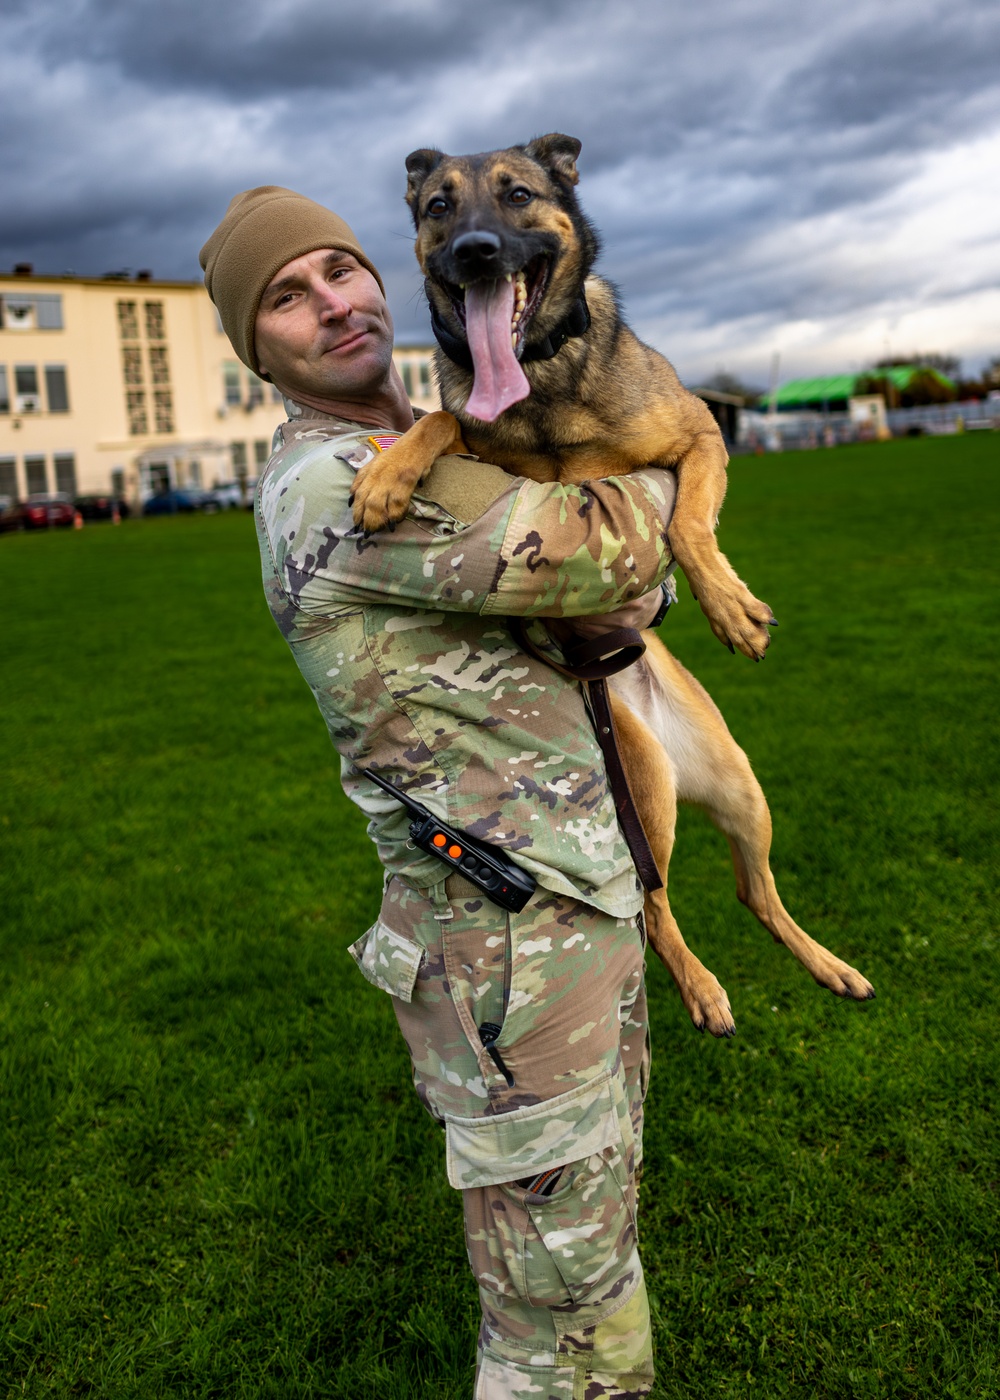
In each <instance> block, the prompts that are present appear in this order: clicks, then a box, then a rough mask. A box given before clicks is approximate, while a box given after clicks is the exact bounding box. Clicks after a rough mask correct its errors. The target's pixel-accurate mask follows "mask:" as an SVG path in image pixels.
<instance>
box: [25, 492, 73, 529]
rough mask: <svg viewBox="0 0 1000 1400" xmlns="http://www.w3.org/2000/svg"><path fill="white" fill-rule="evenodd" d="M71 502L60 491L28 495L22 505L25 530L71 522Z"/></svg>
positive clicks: (46, 527) (47, 527) (70, 523)
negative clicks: (49, 493)
mask: <svg viewBox="0 0 1000 1400" xmlns="http://www.w3.org/2000/svg"><path fill="white" fill-rule="evenodd" d="M73 513H74V512H73V502H72V501H71V500H70V498H69V497H68V496H67V495H65V494H64V493H63V492H62V491H56V492H54V493H53V494H52V495H42V494H40V495H37V496H29V497H28V499H27V500H26V501H25V503H24V506H23V507H22V514H23V517H24V528H25V529H26V530H48V529H49V528H50V527H52V526H56V527H57V528H58V527H59V526H63V527H65V526H67V525H72V524H73Z"/></svg>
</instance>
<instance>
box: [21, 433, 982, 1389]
mask: <svg viewBox="0 0 1000 1400" xmlns="http://www.w3.org/2000/svg"><path fill="white" fill-rule="evenodd" d="M731 481H732V484H731V488H730V499H729V502H728V503H727V507H726V510H725V513H724V517H723V526H722V530H721V539H722V543H723V546H724V548H726V549H727V550H728V552H729V554H730V557H731V558H732V559H733V562H734V563H735V564H736V566H737V568H738V569H739V571H740V572H741V573H742V574H743V575H744V576H745V577H746V578H747V579H748V580H749V582H750V583H751V586H752V587H753V588H754V591H755V592H757V593H758V594H759V595H761V596H763V597H764V598H766V599H767V600H768V602H770V603H771V605H772V606H773V608H774V609H775V612H776V614H777V616H778V617H779V618H780V621H781V628H780V632H779V633H778V634H777V637H776V640H775V643H774V645H773V647H772V649H771V651H770V653H769V654H768V658H767V662H766V664H765V665H763V666H756V667H755V666H752V665H749V664H748V663H747V662H745V661H744V660H743V659H742V658H740V657H735V658H734V657H731V656H729V654H728V653H727V652H726V651H724V650H723V649H722V648H721V647H720V646H719V645H718V643H716V642H715V641H714V639H713V638H712V637H711V635H710V633H709V631H708V627H707V625H706V624H705V623H704V622H703V620H702V619H701V617H700V614H699V613H698V610H697V608H696V606H695V605H694V604H692V603H691V601H690V598H689V597H687V596H685V598H684V601H683V606H681V607H679V608H678V609H676V610H675V611H674V613H672V615H671V617H670V619H669V624H668V626H667V627H666V628H665V632H664V635H665V636H666V638H667V640H668V643H669V644H670V645H671V646H672V647H673V648H674V649H675V650H676V652H677V654H678V655H679V656H680V657H681V658H682V659H683V660H684V661H685V662H686V663H687V664H688V665H689V666H690V667H691V668H692V669H693V670H694V671H695V673H696V674H697V675H698V676H699V677H700V678H701V679H702V680H703V681H704V682H705V684H706V685H707V686H708V688H709V689H710V691H711V692H712V694H713V696H714V697H715V698H716V700H717V701H718V703H719V704H720V706H721V707H722V709H723V711H724V713H725V714H726V716H727V718H728V720H729V723H730V726H731V728H732V729H733V732H734V733H735V735H736V737H737V738H738V739H739V740H740V742H741V743H742V744H743V745H744V747H745V748H746V749H747V751H748V753H749V754H750V757H751V759H752V760H753V762H754V765H755V768H756V771H757V773H758V774H759V776H760V778H761V780H762V782H763V785H764V788H765V791H766V792H767V794H768V797H769V799H770V803H771V808H772V812H773V815H774V825H775V848H774V868H775V872H776V875H777V879H778V884H779V888H780V889H781V890H782V893H783V896H784V898H785V902H786V903H787V904H788V906H789V907H790V909H791V911H792V913H793V914H794V915H795V916H796V917H797V918H798V920H799V921H800V922H801V923H802V924H803V925H804V926H805V927H806V928H808V929H809V930H810V931H811V932H812V933H813V934H814V935H816V936H817V937H818V938H819V939H820V940H821V941H822V942H824V943H826V944H827V945H828V946H830V947H831V948H833V949H834V950H835V951H836V952H838V953H839V954H841V955H842V956H844V957H846V958H847V959H848V960H849V961H850V962H852V963H854V964H855V965H856V966H858V967H860V968H861V969H862V971H864V972H865V973H866V974H867V975H868V976H869V977H870V978H871V979H872V981H873V982H874V983H875V986H876V988H877V991H878V1000H877V1001H875V1002H873V1003H867V1004H863V1005H845V1004H842V1003H840V1002H838V1001H836V1000H835V999H833V998H832V997H830V996H829V994H827V993H824V992H821V991H820V990H819V989H818V988H816V987H814V986H813V984H812V983H811V982H810V980H809V978H808V977H807V976H806V974H805V973H803V972H802V971H801V969H799V968H798V967H797V966H796V965H795V964H794V963H793V962H792V960H791V959H790V958H789V957H788V956H787V955H783V954H782V953H781V952H780V950H778V949H777V948H775V947H774V945H773V944H772V943H771V940H770V938H769V937H768V936H767V935H766V934H765V933H764V932H763V930H761V929H760V928H759V927H758V925H757V924H756V923H755V921H754V920H753V919H752V918H751V916H750V915H749V914H748V913H747V912H746V911H745V910H743V909H742V908H741V907H740V906H739V905H737V903H736V901H735V898H734V895H733V886H732V879H731V876H730V873H729V869H728V857H727V853H726V850H725V846H724V843H723V842H722V840H721V838H719V837H718V836H717V835H716V834H715V833H714V832H713V831H712V830H711V828H710V827H709V826H708V825H707V823H705V822H704V821H703V820H702V819H701V818H700V817H699V816H697V815H696V814H693V813H684V814H682V823H681V830H680V838H679V843H678V850H677V853H676V856H675V860H674V865H673V867H672V870H671V877H672V879H671V884H672V897H673V904H674V908H675V910H676V911H677V913H678V916H679V919H680V922H681V925H682V927H683V928H684V929H685V931H686V932H687V935H688V938H689V941H690V942H691V944H692V946H694V947H695V948H696V950H697V951H698V952H699V954H700V955H701V956H702V957H703V958H704V960H705V962H706V963H707V964H708V965H709V966H710V967H711V968H712V969H713V970H714V971H715V972H716V973H717V974H718V975H719V977H720V979H721V980H722V982H723V984H724V985H725V986H726V988H727V989H728V991H729V994H730V997H731V999H732V1003H733V1007H734V1011H735V1014H736V1020H737V1026H738V1035H737V1037H736V1039H735V1040H734V1041H732V1042H727V1043H719V1042H716V1041H713V1040H711V1039H708V1038H701V1037H699V1036H698V1035H697V1034H696V1033H695V1032H694V1031H693V1030H692V1029H691V1027H690V1025H689V1023H688V1022H687V1019H686V1016H685V1014H684V1012H683V1010H682V1008H681V1005H680V1002H679V999H678V997H677V996H676V994H675V992H674V991H673V988H672V986H671V985H670V983H669V979H668V977H667V976H666V974H665V973H664V972H663V970H662V969H661V968H660V967H659V966H658V965H657V966H654V967H652V968H651V971H650V982H651V995H652V1017H653V1034H654V1074H653V1085H652V1089H651V1092H650V1096H649V1100H648V1118H647V1122H648V1128H647V1139H646V1141H647V1167H646V1177H645V1181H644V1185H643V1202H642V1217H641V1222H640V1223H641V1228H642V1238H643V1241H644V1249H645V1260H646V1269H647V1275H648V1281H649V1288H650V1293H651V1297H652V1300H653V1307H654V1316H655V1325H656V1341H657V1350H658V1365H659V1377H660V1379H659V1382H658V1387H657V1390H656V1392H655V1393H656V1395H657V1396H658V1397H660V1400H667V1397H670V1400H674V1397H678V1400H679V1397H689V1398H690V1400H702V1398H703V1397H704V1398H705V1400H750V1397H766V1400H772V1397H773V1400H778V1397H782V1398H783V1397H796V1400H812V1397H822V1400H841V1397H859V1398H860V1397H866V1398H867V1397H879V1400H881V1398H882V1397H885V1398H886V1400H889V1397H891V1398H892V1400H910V1397H920V1400H922V1398H923V1397H949V1400H965V1397H984V1398H985V1397H993V1396H996V1395H998V1394H1000V1331H998V1326H1000V1263H998V1253H997V1251H998V1248H1000V1230H998V1214H1000V1212H998V1206H1000V1150H998V1148H1000V1132H998V1127H997V1092H998V1086H997V1080H998V1065H1000V1055H998V1049H997V1010H996V1006H997V992H998V981H1000V978H998V963H997V952H998V941H997V924H996V904H997V901H996V894H995V890H996V883H995V882H996V861H995V855H994V848H993V846H992V845H991V837H992V833H993V831H994V830H995V824H996V805H997V804H996V794H997V766H998V764H997V746H996V739H995V718H996V708H997V707H996V689H995V684H996V638H997V630H996V599H997V584H998V578H997V574H998V572H1000V570H998V564H997V545H996V540H997V529H998V510H997V505H998V496H1000V490H998V482H1000V439H998V438H997V437H995V436H990V435H981V436H976V437H971V436H970V437H967V438H957V439H922V440H916V441H903V442H896V443H892V444H886V445H877V446H869V447H852V448H841V449H837V450H836V451H831V452H814V453H811V454H787V455H785V456H783V457H768V458H764V459H741V460H737V461H736V462H735V463H734V465H733V467H732V470H731ZM0 580H2V594H0V596H2V600H3V602H2V608H3V631H2V636H3V643H2V665H3V687H2V693H0V716H2V726H0V729H2V734H3V744H2V758H0V762H2V764H3V783H2V787H0V841H2V847H3V876H2V879H3V884H2V890H0V896H2V898H0V929H2V945H0V946H2V959H0V1088H2V1096H3V1113H2V1117H0V1397H3V1398H4V1400H13V1397H15V1396H17V1397H21V1396H27V1397H59V1398H60V1400H62V1397H70V1396H93V1397H100V1398H101V1400H103V1398H104V1397H109V1400H111V1398H114V1400H117V1397H137V1398H138V1397H143V1398H145V1397H226V1400H251V1397H252V1400H264V1397H268V1400H271V1398H272V1397H273V1400H305V1397H311V1398H315V1400H319V1397H344V1398H345V1400H369V1397H370V1400H404V1397H406V1398H409V1397H413V1398H414V1400H415V1397H421V1398H422V1400H423V1398H424V1397H429V1398H430V1400H453V1397H454V1398H455V1400H457V1398H458V1397H464V1396H468V1395H469V1394H470V1381H471V1369H470V1367H471V1361H472V1355H473V1346H474V1336H475V1330H476V1318H477V1306H476V1300H475V1295H474V1290H473V1286H472V1283H471V1279H470V1277H469V1276H468V1271H467V1267H466V1264H465V1257H464V1249H463V1245H462V1238H461V1212H460V1203H459V1199H458V1196H457V1194H456V1193H454V1192H453V1191H451V1189H450V1188H449V1187H448V1186H447V1184H446V1182H445V1179H444V1172H443V1135H442V1134H440V1133H439V1132H438V1131H437V1130H436V1129H435V1128H434V1126H433V1125H432V1124H431V1122H430V1120H429V1119H427V1118H426V1117H425V1116H424V1115H423V1113H422V1111H421V1110H420V1109H419V1107H418V1105H417V1102H416V1100H415V1097H414V1096H413V1094H412V1091H411V1089H410V1086H409V1078H408V1064H407V1061H406V1058H405V1054H404V1051H403V1049H402V1046H401V1042H400V1041H399V1039H398V1035H397V1032H396V1028H395V1022H394V1019H393V1016H392V1011H391V1007H390V1004H389V1001H388V998H386V997H385V996H384V995H383V994H382V993H380V992H378V991H376V990H375V989H374V988H370V987H368V985H367V984H366V983H364V982H363V981H362V979H361V978H360V976H359V975H358V973H357V971H356V969H355V968H354V965H353V963H352V962H351V960H350V958H349V957H348V956H347V953H346V951H345V948H346V945H347V943H348V942H349V941H350V940H351V939H352V938H354V937H356V936H357V935H358V934H359V933H360V932H361V931H362V930H363V929H364V928H365V927H367V925H368V923H370V922H371V920H372V918H373V916H374V914H375V911H376V907H377V902H378V897H379V889H380V880H379V871H378V868H377V864H376V861H375V857H374V853H373V851H372V850H371V849H370V847H369V846H368V844H367V840H366V838H365V835H364V824H363V821H362V819H361V818H360V816H359V815H358V814H357V813H355V812H354V811H353V809H351V808H350V807H349V804H347V802H346V800H345V799H344V798H343V796H342V795H341V793H340V791H339V785H338V782H337V770H336V767H335V764H334V761H333V756H332V750H331V749H330V746H329V743H328V740H327V737H326V734H325V730H324V729H323V726H322V724H321V722H320V720H319V717H318V714H317V712H316V710H315V706H314V704H313V702H312V699H311V697H310V695H309V693H308V691H307V690H306V688H305V686H304V685H303V684H302V682H301V680H300V679H299V677H298V673H297V671H296V670H295V667H294V664H293V662H292V661H291V658H290V657H289V655H288V653H287V650H286V648H285V646H284V643H283V642H282V641H281V639H280V638H279V636H278V633H277V631H276V629H275V628H274V626H273V624H272V622H271V621H270V618H269V617H268V615H267V613H266V610H265V607H264V603H263V598H262V594H261V590H260V585H259V565H258V560H257V555H256V544H255V540H254V535H253V528H252V524H251V522H250V520H249V519H248V518H247V517H245V516H242V515H236V514H234V515H231V516H221V517H216V518H206V519H192V520H187V519H177V520H169V519H168V520H152V521H135V522H130V523H127V524H125V525H123V526H122V528H120V529H117V530H116V529H113V528H112V527H110V526H92V527H89V528H88V529H86V530H84V531H82V532H80V533H70V534H59V535H57V536H56V535H53V536H46V535H42V536H18V537H7V538H3V539H0ZM682 594H685V595H686V590H684V589H683V588H682Z"/></svg>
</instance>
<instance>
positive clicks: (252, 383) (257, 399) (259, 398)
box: [247, 369, 264, 409]
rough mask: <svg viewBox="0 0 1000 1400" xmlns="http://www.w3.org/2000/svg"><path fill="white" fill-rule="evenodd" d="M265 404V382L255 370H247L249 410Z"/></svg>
mask: <svg viewBox="0 0 1000 1400" xmlns="http://www.w3.org/2000/svg"><path fill="white" fill-rule="evenodd" d="M263 402H264V381H263V380H261V379H258V378H257V376H256V375H255V374H254V372H253V370H249V369H248V370H247V408H248V409H249V408H257V407H258V406H259V405H260V404H262V403H263Z"/></svg>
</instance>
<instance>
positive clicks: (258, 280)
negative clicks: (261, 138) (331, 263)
mask: <svg viewBox="0 0 1000 1400" xmlns="http://www.w3.org/2000/svg"><path fill="white" fill-rule="evenodd" d="M317 248H336V249H338V250H339V251H340V252H343V253H351V254H353V256H354V257H356V258H357V260H358V262H359V263H361V265H362V267H366V268H367V269H368V271H369V272H370V273H371V274H372V276H373V277H374V278H375V280H376V282H377V283H378V284H379V286H380V287H381V288H382V295H383V296H385V287H383V286H382V279H381V277H380V276H379V275H378V272H377V271H376V270H375V268H374V266H373V265H372V264H371V263H370V262H369V261H368V259H367V258H366V257H365V255H364V253H363V252H362V251H361V248H360V247H359V245H358V240H357V239H356V238H355V236H354V234H353V233H352V231H351V229H350V228H349V227H348V226H347V224H345V223H344V221H343V219H341V218H338V217H337V215H336V214H334V213H333V212H332V211H331V210H330V209H324V208H323V206H322V204H316V203H315V202H314V201H313V200H311V199H307V198H306V197H305V195H304V194H296V193H295V191H294V190H286V189H282V187H281V186H280V185H258V186H257V188H256V189H254V190H244V192H243V193H242V194H238V195H237V196H236V197H235V199H232V200H231V201H230V204H229V208H228V209H227V210H226V216H225V218H224V219H223V220H222V223H221V224H220V225H219V227H218V228H217V229H216V230H215V232H214V233H213V234H212V236H211V238H210V239H209V240H208V242H207V243H206V244H205V246H204V248H202V250H201V253H200V255H199V258H200V262H201V265H202V267H203V268H204V269H205V286H206V287H207V288H208V295H209V296H210V297H211V298H212V300H213V301H214V302H215V305H216V306H217V308H218V311H219V317H220V319H221V321H222V328H223V330H224V331H225V332H226V335H228V336H229V339H230V341H231V342H232V346H233V349H234V350H235V351H236V353H237V355H239V357H240V359H241V360H242V361H243V363H244V364H245V365H249V366H250V368H251V369H252V370H253V372H254V374H259V373H260V370H259V368H258V365H257V354H256V351H255V350H254V343H253V332H254V322H255V321H256V320H257V308H258V307H259V306H260V299H261V297H262V296H263V295H264V292H265V291H266V290H267V287H268V284H269V283H270V282H271V280H272V279H273V277H274V274H275V273H276V272H277V271H278V270H279V269H280V268H282V267H284V265H285V263H287V262H291V261H292V259H293V258H299V257H301V256H302V254H303V253H313V252H315V251H316V249H317Z"/></svg>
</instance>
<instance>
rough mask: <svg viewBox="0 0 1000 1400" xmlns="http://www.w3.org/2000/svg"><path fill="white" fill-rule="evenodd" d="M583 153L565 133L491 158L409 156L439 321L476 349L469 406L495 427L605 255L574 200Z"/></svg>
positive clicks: (524, 390) (412, 197)
mask: <svg viewBox="0 0 1000 1400" xmlns="http://www.w3.org/2000/svg"><path fill="white" fill-rule="evenodd" d="M579 153H580V142H579V141H577V140H576V139H575V138H574V137H572V136H561V135H559V134H558V133H554V134H552V135H549V136H540V137H538V138H537V139H536V140H534V141H530V142H529V143H528V144H527V145H525V146H511V147H508V149H507V150H503V151H489V152H487V153H486V154H485V155H475V156H449V155H445V154H444V152H443V151H433V150H421V151H414V152H413V153H412V154H411V155H409V156H407V158H406V169H407V173H408V176H409V180H408V185H407V191H406V200H407V203H408V204H409V206H410V210H411V212H412V214H413V222H414V224H415V226H416V230H417V243H416V253H417V261H418V262H419V263H420V266H421V269H422V270H423V273H424V276H425V278H426V279H427V293H428V296H429V298H430V300H431V303H432V308H433V311H434V313H435V315H436V317H437V318H438V320H439V322H441V323H443V325H444V327H445V329H446V331H447V332H448V333H449V334H450V335H451V336H453V337H455V338H457V339H458V340H459V341H461V342H463V343H465V344H467V345H468V347H469V351H470V354H471V357H472V362H473V367H474V374H475V383H474V387H473V390H472V393H471V395H470V397H469V400H468V403H467V405H466V411H467V412H468V413H470V414H471V415H472V416H473V417H476V418H481V419H483V420H484V421H486V422H492V421H493V419H494V418H496V417H497V416H498V415H499V414H500V413H502V412H503V410H504V409H505V408H508V407H509V406H510V405H511V404H512V403H516V402H517V401H518V400H519V399H522V398H525V397H526V396H527V394H528V393H529V392H530V388H529V386H528V382H527V379H526V378H525V376H524V372H523V370H522V369H521V368H520V364H519V361H520V360H521V358H522V357H523V356H524V353H525V350H526V349H527V348H528V347H530V346H531V345H533V344H538V343H540V342H542V341H544V340H545V339H546V337H547V336H548V335H549V334H550V332H552V331H554V330H555V329H556V327H558V326H559V325H560V324H561V323H562V322H563V321H564V320H565V318H566V317H567V315H569V313H570V312H571V311H572V309H573V307H574V306H575V305H576V303H577V302H578V300H579V298H580V295H581V291H582V288H583V283H584V279H585V278H586V276H587V273H588V272H589V271H590V268H591V266H592V265H593V262H594V259H595V257H596V256H597V235H596V233H595V232H594V229H593V227H592V226H591V225H590V223H589V222H588V221H587V219H586V218H585V217H584V215H583V213H582V212H581V210H580V207H579V205H578V204H577V201H576V195H575V193H574V186H575V184H576V182H577V178H578V177H577V170H576V158H577V156H578V155H579Z"/></svg>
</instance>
